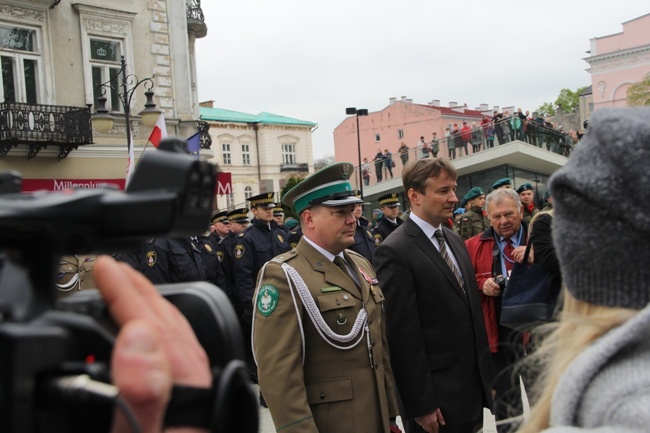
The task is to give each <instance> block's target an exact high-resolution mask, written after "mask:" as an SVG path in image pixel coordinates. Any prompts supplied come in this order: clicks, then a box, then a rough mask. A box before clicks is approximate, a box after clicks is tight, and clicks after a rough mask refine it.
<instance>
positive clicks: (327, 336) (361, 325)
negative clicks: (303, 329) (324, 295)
mask: <svg viewBox="0 0 650 433" xmlns="http://www.w3.org/2000/svg"><path fill="white" fill-rule="evenodd" d="M282 269H284V272H285V274H287V276H288V279H290V280H291V281H293V285H294V287H295V288H296V291H297V292H298V294H299V295H300V299H301V300H302V303H303V305H304V306H305V309H306V310H307V313H308V315H309V318H310V319H311V321H312V323H313V324H314V327H315V328H316V330H317V331H318V333H319V334H320V335H321V337H323V340H325V341H326V342H327V343H328V344H329V345H330V346H332V347H335V348H337V349H341V350H349V349H352V348H354V347H356V346H357V345H358V344H359V343H360V342H361V340H363V335H364V334H365V332H366V328H367V327H366V326H365V324H366V322H367V318H368V313H367V312H366V309H365V308H362V309H361V310H360V311H359V314H358V315H357V318H356V319H355V321H354V325H352V330H351V331H350V332H349V333H348V334H346V335H340V334H337V333H335V332H334V331H332V329H331V328H330V327H329V325H328V324H327V323H326V322H325V319H323V316H322V315H321V313H320V310H319V309H318V306H317V305H316V302H314V298H313V297H312V296H311V293H310V292H309V288H308V287H307V284H306V283H305V281H304V280H303V279H302V277H301V276H300V274H299V273H298V271H296V270H295V269H294V268H293V267H292V266H290V265H288V264H287V263H283V264H282ZM292 296H293V293H292ZM294 303H295V298H294ZM355 338H356V339H357V340H356V341H355V342H354V343H353V344H352V345H349V346H340V345H338V344H335V343H333V342H332V341H330V340H334V341H337V342H339V343H350V342H351V341H353V340H354V339H355ZM303 349H304V345H303ZM303 359H304V357H303Z"/></svg>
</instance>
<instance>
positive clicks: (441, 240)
mask: <svg viewBox="0 0 650 433" xmlns="http://www.w3.org/2000/svg"><path fill="white" fill-rule="evenodd" d="M433 235H434V236H435V237H436V239H437V240H438V244H439V245H440V255H441V256H442V258H443V259H444V260H445V262H446V263H447V266H449V268H450V269H451V272H453V273H454V277H456V280H458V284H460V288H461V289H463V293H465V285H464V284H463V277H462V275H460V271H459V270H458V268H456V265H454V262H452V261H451V257H449V253H448V252H447V245H446V244H445V238H444V237H443V236H442V230H436V231H435V233H434V234H433Z"/></svg>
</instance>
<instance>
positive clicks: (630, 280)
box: [550, 107, 650, 310]
mask: <svg viewBox="0 0 650 433" xmlns="http://www.w3.org/2000/svg"><path fill="white" fill-rule="evenodd" d="M550 189H551V196H552V197H553V200H554V205H553V207H554V208H555V217H554V221H553V241H554V244H555V248H556V251H557V256H558V259H559V261H560V267H561V269H562V278H563V280H564V283H565V285H566V287H567V289H568V290H569V292H570V293H571V294H572V295H573V296H574V297H576V298H577V299H580V300H583V301H586V302H589V303H592V304H597V305H605V306H609V307H623V308H633V309H637V310H640V309H642V308H644V307H645V306H646V305H647V304H648V302H650V108H649V107H643V108H601V109H599V110H596V111H595V112H594V113H593V115H592V117H591V120H590V122H589V129H588V130H587V133H586V134H585V135H584V136H583V138H582V140H581V141H580V143H579V144H578V145H577V147H576V149H575V151H574V152H573V154H572V155H571V157H570V158H569V160H568V162H567V164H566V165H565V166H564V167H562V168H561V169H559V170H558V171H557V172H556V173H555V174H553V176H552V177H551V180H550Z"/></svg>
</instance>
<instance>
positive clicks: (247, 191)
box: [244, 186, 253, 200]
mask: <svg viewBox="0 0 650 433" xmlns="http://www.w3.org/2000/svg"><path fill="white" fill-rule="evenodd" d="M251 197H253V188H251V187H250V186H246V188H244V198H245V199H246V200H248V199H249V198H251Z"/></svg>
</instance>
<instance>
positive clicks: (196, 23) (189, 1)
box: [185, 0, 208, 38]
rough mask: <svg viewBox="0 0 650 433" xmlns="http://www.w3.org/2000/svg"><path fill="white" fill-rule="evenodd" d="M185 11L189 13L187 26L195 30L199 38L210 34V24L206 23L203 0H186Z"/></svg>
mask: <svg viewBox="0 0 650 433" xmlns="http://www.w3.org/2000/svg"><path fill="white" fill-rule="evenodd" d="M185 13H186V15H187V28H188V29H189V30H190V31H193V32H194V33H195V34H196V37H197V38H203V37H205V36H206V35H207V34H208V26H207V25H206V24H205V16H204V15H203V10H202V9H201V0H186V3H185Z"/></svg>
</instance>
